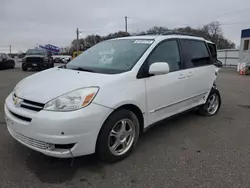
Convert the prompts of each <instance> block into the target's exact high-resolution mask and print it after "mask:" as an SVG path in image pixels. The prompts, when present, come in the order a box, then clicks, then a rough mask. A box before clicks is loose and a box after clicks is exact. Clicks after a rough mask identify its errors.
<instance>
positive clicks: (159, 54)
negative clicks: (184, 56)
mask: <svg viewBox="0 0 250 188" xmlns="http://www.w3.org/2000/svg"><path fill="white" fill-rule="evenodd" d="M155 62H166V63H168V64H169V69H170V72H173V71H177V70H179V69H180V63H181V61H180V53H179V47H178V43H177V41H176V40H169V41H165V42H163V43H161V44H160V45H159V46H157V47H156V49H155V50H154V51H153V52H152V54H151V55H150V56H149V58H148V64H149V66H150V65H151V64H153V63H155Z"/></svg>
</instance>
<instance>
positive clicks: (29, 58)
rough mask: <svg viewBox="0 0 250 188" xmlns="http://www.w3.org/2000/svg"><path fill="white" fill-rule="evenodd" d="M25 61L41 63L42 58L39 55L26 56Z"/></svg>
mask: <svg viewBox="0 0 250 188" xmlns="http://www.w3.org/2000/svg"><path fill="white" fill-rule="evenodd" d="M26 62H27V63H41V62H43V58H41V57H27V58H26Z"/></svg>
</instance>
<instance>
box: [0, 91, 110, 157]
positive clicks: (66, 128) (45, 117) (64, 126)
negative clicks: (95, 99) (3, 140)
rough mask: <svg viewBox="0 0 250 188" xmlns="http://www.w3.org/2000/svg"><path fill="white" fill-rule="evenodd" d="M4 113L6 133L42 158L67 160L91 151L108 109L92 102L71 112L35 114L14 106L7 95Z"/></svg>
mask: <svg viewBox="0 0 250 188" xmlns="http://www.w3.org/2000/svg"><path fill="white" fill-rule="evenodd" d="M4 111H5V120H6V124H7V128H8V131H9V133H10V134H11V135H12V136H13V137H14V138H15V139H16V140H17V141H19V142H20V143H22V144H23V145H25V146H27V147H29V148H31V149H33V150H36V151H39V152H42V153H44V154H45V155H49V156H53V157H59V158H67V157H72V155H73V156H81V155H88V154H92V153H94V152H95V146H96V141H97V137H98V133H99V130H100V128H101V126H102V124H103V123H104V121H105V119H106V118H107V117H108V115H109V114H110V113H111V112H112V109H109V108H106V107H103V106H100V105H97V104H94V103H92V104H91V105H89V106H88V107H86V108H83V109H80V110H77V111H72V112H52V111H45V110H41V111H40V112H35V111H32V110H28V109H24V108H21V107H16V106H15V105H14V103H13V100H12V97H11V95H9V96H8V97H7V99H6V101H5V107H4ZM17 115H18V116H17ZM20 116H21V117H27V118H29V119H31V120H30V121H27V120H25V119H20V118H19V117H20ZM58 145H59V146H65V145H66V146H69V148H67V147H66V148H65V147H64V148H57V147H56V146H58ZM71 154H72V155H71Z"/></svg>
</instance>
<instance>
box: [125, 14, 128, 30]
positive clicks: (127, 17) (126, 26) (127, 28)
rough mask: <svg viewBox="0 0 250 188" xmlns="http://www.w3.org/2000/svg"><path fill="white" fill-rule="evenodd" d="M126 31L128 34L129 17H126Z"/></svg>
mask: <svg viewBox="0 0 250 188" xmlns="http://www.w3.org/2000/svg"><path fill="white" fill-rule="evenodd" d="M125 31H126V33H127V32H128V17H127V16H125Z"/></svg>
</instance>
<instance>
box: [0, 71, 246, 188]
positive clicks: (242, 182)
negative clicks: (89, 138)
mask: <svg viewBox="0 0 250 188" xmlns="http://www.w3.org/2000/svg"><path fill="white" fill-rule="evenodd" d="M30 74H33V72H26V73H24V72H21V71H20V69H18V68H16V69H14V70H4V71H0V144H1V147H0V187H1V188H4V187H13V188H14V187H19V188H22V187H23V188H28V187H32V188H36V187H40V188H42V187H52V188H56V187H58V188H62V187H69V188H71V187H72V188H73V187H81V188H83V187H107V188H111V187H145V188H149V187H175V188H176V187H189V188H196V187H202V188H203V187H208V188H215V187H219V188H222V187H226V188H229V187H241V188H242V187H249V185H250V176H249V174H250V115H249V114H250V87H249V83H250V76H249V77H247V76H239V75H237V74H236V72H235V70H232V69H223V70H221V72H220V75H219V78H218V86H219V89H220V91H221V95H222V100H223V104H222V107H221V110H220V112H219V114H218V115H216V116H214V117H210V118H204V117H200V116H197V115H196V114H194V113H188V114H185V115H182V116H179V117H177V118H174V119H172V120H168V121H165V122H164V123H161V124H159V125H158V126H156V127H154V128H153V129H151V130H149V131H148V132H147V133H145V134H144V135H143V136H142V137H141V139H140V141H139V144H138V146H137V148H136V149H135V151H134V152H133V153H132V155H131V156H130V157H128V158H127V159H125V160H124V161H121V162H119V163H116V164H112V165H107V164H103V163H101V162H99V161H98V160H97V159H96V158H95V156H87V157H80V158H77V159H75V162H74V166H73V167H71V166H70V162H71V160H69V159H63V160H62V159H54V158H50V157H46V156H44V155H42V154H40V153H37V152H34V151H31V150H30V149H28V148H26V147H24V146H22V145H21V144H19V143H17V142H16V141H15V140H14V139H13V138H11V136H10V135H9V134H8V132H7V129H6V125H5V123H4V120H3V105H4V99H5V98H6V96H7V95H8V93H10V92H11V91H12V89H13V87H14V85H15V84H16V83H17V82H18V81H19V80H20V79H22V78H24V77H26V76H28V75H30Z"/></svg>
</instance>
